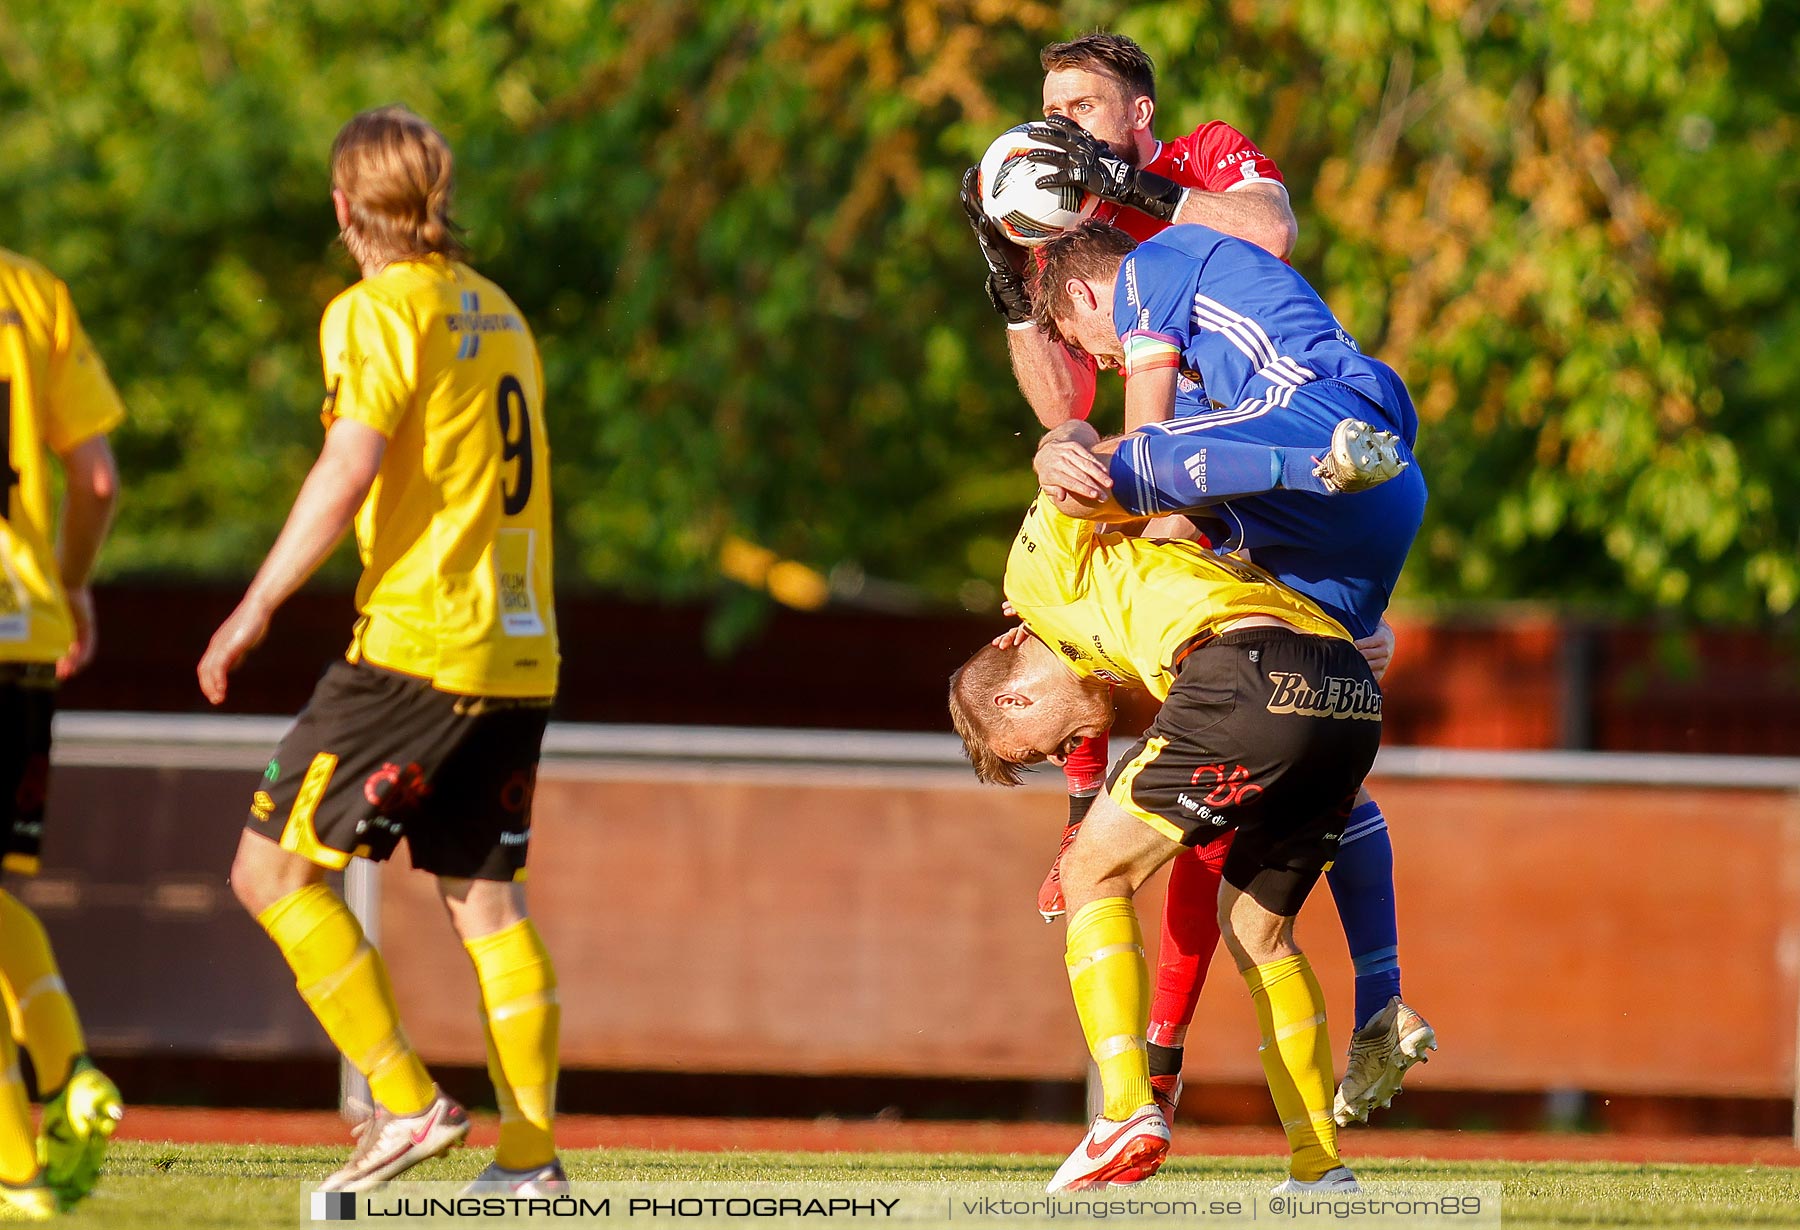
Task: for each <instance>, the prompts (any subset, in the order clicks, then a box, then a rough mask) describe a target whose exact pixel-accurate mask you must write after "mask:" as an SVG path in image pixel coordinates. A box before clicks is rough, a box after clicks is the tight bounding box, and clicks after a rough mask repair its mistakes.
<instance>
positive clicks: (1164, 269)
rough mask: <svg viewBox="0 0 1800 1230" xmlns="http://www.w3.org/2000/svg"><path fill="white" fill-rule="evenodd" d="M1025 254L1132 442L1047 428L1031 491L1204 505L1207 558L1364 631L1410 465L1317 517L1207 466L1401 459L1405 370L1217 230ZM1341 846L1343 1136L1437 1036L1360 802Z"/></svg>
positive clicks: (1376, 816) (1099, 229)
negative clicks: (1220, 556) (1292, 457)
mask: <svg viewBox="0 0 1800 1230" xmlns="http://www.w3.org/2000/svg"><path fill="white" fill-rule="evenodd" d="M1037 251H1038V254H1039V265H1038V269H1037V272H1036V274H1035V276H1034V279H1033V287H1032V289H1033V303H1034V309H1035V311H1036V314H1037V319H1038V322H1039V324H1040V325H1041V326H1042V327H1043V328H1044V329H1045V330H1046V331H1047V332H1049V333H1051V335H1052V336H1054V337H1058V338H1060V339H1061V340H1063V341H1064V342H1066V343H1067V344H1069V345H1071V346H1074V347H1077V348H1079V349H1081V350H1083V351H1085V352H1086V353H1088V354H1089V355H1092V356H1093V357H1094V359H1095V360H1096V361H1097V362H1098V363H1100V364H1101V365H1103V366H1109V367H1117V368H1121V369H1123V371H1124V373H1125V377H1126V384H1125V417H1126V424H1127V426H1128V427H1130V428H1136V429H1137V430H1135V431H1133V432H1132V434H1130V435H1128V436H1127V437H1126V438H1125V439H1124V440H1123V441H1122V442H1121V443H1120V445H1119V447H1118V448H1117V450H1116V451H1115V452H1114V453H1113V454H1112V457H1111V458H1110V460H1109V461H1103V460H1102V459H1100V458H1098V457H1096V456H1095V455H1094V454H1093V453H1092V451H1091V450H1090V448H1089V445H1090V444H1091V443H1092V441H1093V440H1094V439H1095V438H1096V437H1095V436H1094V434H1093V430H1092V428H1089V427H1087V425H1086V424H1070V425H1067V426H1065V427H1062V428H1058V429H1057V430H1056V431H1053V432H1052V433H1050V435H1049V436H1047V437H1046V438H1045V442H1044V444H1043V446H1042V447H1041V448H1040V450H1039V455H1038V460H1037V470H1038V475H1039V479H1040V482H1041V483H1042V484H1043V485H1044V486H1045V488H1046V489H1047V490H1050V491H1051V492H1052V494H1053V495H1054V494H1055V493H1056V492H1057V491H1058V490H1067V491H1069V492H1070V493H1071V494H1074V495H1076V496H1078V497H1081V498H1087V499H1104V498H1106V497H1107V496H1110V497H1111V498H1113V499H1114V500H1116V501H1117V502H1118V504H1119V505H1120V506H1121V507H1123V508H1125V509H1127V510H1128V511H1130V512H1132V513H1136V514H1139V515H1157V514H1161V513H1170V512H1177V511H1183V510H1186V509H1190V508H1193V509H1198V510H1199V511H1200V517H1199V524H1200V526H1201V529H1202V530H1203V531H1204V532H1205V534H1206V535H1207V537H1208V539H1209V540H1210V541H1211V542H1212V543H1213V545H1214V546H1215V547H1217V548H1218V549H1220V550H1224V551H1236V552H1245V553H1248V554H1249V556H1250V557H1251V558H1252V559H1254V560H1255V562H1256V563H1257V565H1258V566H1260V567H1261V568H1263V569H1264V570H1266V571H1267V572H1269V573H1271V574H1272V575H1274V576H1275V577H1276V578H1277V579H1279V580H1280V581H1282V582H1283V583H1284V584H1287V585H1289V586H1291V587H1293V588H1294V589H1297V590H1299V591H1300V592H1302V593H1304V594H1306V595H1307V596H1309V597H1311V598H1313V599H1314V600H1315V601H1317V602H1318V603H1319V604H1320V605H1321V606H1322V607H1324V608H1325V610H1326V611H1327V612H1328V613H1329V614H1331V615H1332V616H1333V617H1334V618H1335V619H1337V620H1338V621H1339V622H1341V623H1342V624H1343V625H1344V626H1345V627H1346V628H1347V629H1349V630H1350V632H1351V634H1352V635H1353V636H1356V637H1359V638H1360V637H1366V636H1369V635H1370V634H1371V633H1373V632H1374V631H1375V630H1376V628H1377V627H1378V626H1379V624H1380V619H1381V615H1382V613H1383V611H1385V609H1386V607H1387V604H1388V599H1389V597H1390V595H1391V594H1392V592H1393V587H1394V584H1395V582H1396V580H1397V579H1398V578H1399V575H1400V569H1401V566H1402V565H1403V564H1404V563H1405V560H1406V555H1407V551H1408V550H1409V549H1410V547H1411V545H1412V540H1413V538H1414V537H1415V536H1416V534H1417V532H1418V529H1419V525H1420V523H1421V521H1422V519H1423V516H1424V509H1425V497H1426V492H1425V482H1424V478H1423V476H1422V475H1421V473H1420V471H1419V467H1418V466H1417V465H1416V464H1408V465H1407V467H1406V468H1405V470H1404V471H1403V472H1402V473H1401V474H1400V476H1399V477H1397V478H1395V479H1394V480H1393V481H1391V482H1387V483H1384V484H1383V485H1382V486H1380V487H1379V488H1376V489H1375V490H1372V491H1368V492H1364V493H1361V494H1357V495H1354V496H1350V497H1345V498H1339V499H1334V500H1333V501H1332V502H1331V503H1330V504H1329V505H1327V504H1326V503H1325V498H1326V497H1323V496H1317V495H1312V494H1307V493H1304V492H1300V491H1286V492H1282V493H1281V494H1280V495H1279V497H1271V496H1269V495H1253V496H1249V497H1244V498H1233V499H1230V500H1227V501H1225V502H1218V500H1217V487H1218V478H1219V477H1220V474H1219V469H1218V464H1217V458H1216V455H1217V454H1218V451H1219V449H1220V448H1221V446H1226V447H1230V446H1242V445H1264V446H1277V447H1283V448H1287V449H1301V450H1306V449H1310V450H1313V451H1314V452H1315V453H1318V454H1322V453H1323V452H1324V451H1325V450H1327V449H1328V448H1329V447H1330V444H1331V438H1332V433H1333V431H1334V429H1335V428H1336V425H1337V424H1338V423H1339V422H1340V421H1342V420H1344V419H1347V418H1348V419H1366V420H1368V421H1369V422H1371V423H1373V424H1374V425H1376V426H1377V427H1380V428H1383V429H1385V430H1387V431H1390V432H1393V433H1394V434H1395V435H1396V436H1397V437H1398V439H1399V442H1400V449H1399V451H1400V457H1401V459H1402V460H1404V461H1407V462H1408V463H1410V462H1411V461H1412V456H1411V449H1412V444H1413V442H1414V440H1415V438H1416V436H1417V432H1418V415H1417V412H1416V411H1415V410H1414V408H1413V404H1412V399H1411V397H1410V396H1409V395H1408V393H1407V391H1406V386H1405V384H1404V382H1402V381H1401V379H1400V377H1399V375H1398V374H1397V373H1396V372H1395V371H1394V370H1393V369H1392V368H1390V367H1388V366H1387V365H1386V364H1385V363H1382V362H1381V361H1379V360H1377V359H1374V358H1371V357H1369V356H1368V355H1365V354H1363V353H1362V351H1361V350H1360V349H1359V348H1358V347H1357V345H1356V342H1355V339H1353V338H1352V337H1351V336H1350V334H1349V333H1348V332H1347V331H1346V330H1345V329H1344V328H1343V326H1342V325H1341V324H1339V323H1338V321H1337V319H1336V317H1334V316H1333V315H1332V313H1331V311H1330V309H1329V308H1328V307H1327V306H1326V305H1325V303H1324V301H1323V300H1322V299H1320V298H1319V296H1318V294H1317V292H1316V291H1314V290H1313V289H1312V287H1311V286H1310V285H1308V284H1307V282H1306V280H1305V279H1304V278H1303V277H1301V276H1300V275H1299V274H1298V273H1296V272H1295V271H1294V270H1293V269H1292V268H1291V267H1289V266H1288V265H1286V264H1284V263H1283V262H1281V261H1279V260H1276V259H1275V258H1273V257H1271V256H1270V255H1268V254H1267V253H1266V252H1264V251H1262V250H1261V249H1259V248H1256V247H1254V246H1253V245H1250V244H1247V243H1244V242H1243V241H1241V240H1238V239H1233V238H1232V237H1230V236H1228V235H1225V234H1222V233H1221V232H1218V231H1215V230H1212V229H1211V228H1208V227H1203V226H1176V227H1171V228H1169V229H1168V230H1165V231H1163V232H1162V233H1161V234H1159V235H1157V236H1156V237H1154V238H1152V239H1150V240H1148V241H1146V242H1145V243H1143V244H1141V245H1139V244H1138V243H1136V241H1134V240H1133V239H1132V238H1131V237H1130V236H1128V235H1125V234H1124V233H1123V232H1120V231H1118V230H1116V229H1114V228H1112V227H1108V226H1105V225H1103V224H1092V223H1090V224H1088V225H1086V226H1084V227H1082V228H1080V229H1079V230H1077V231H1074V232H1071V233H1070V234H1068V235H1064V236H1061V237H1058V238H1056V239H1053V240H1051V241H1050V242H1048V243H1046V244H1044V245H1042V246H1041V247H1040V248H1039V249H1038V250H1037ZM1225 477H1227V478H1229V477H1230V471H1229V469H1227V470H1226V471H1225ZM1343 846H1344V847H1347V848H1346V849H1345V850H1344V854H1343V857H1342V859H1341V860H1340V864H1339V866H1338V867H1336V868H1334V869H1333V875H1332V876H1331V881H1330V882H1331V885H1332V890H1333V895H1334V897H1336V898H1337V900H1338V904H1339V910H1340V914H1341V915H1342V916H1343V921H1344V925H1345V935H1346V938H1347V940H1348V941H1349V943H1350V950H1351V955H1352V959H1353V961H1354V962H1355V966H1356V974H1357V1004H1356V1024H1357V1029H1356V1032H1355V1034H1354V1035H1353V1036H1352V1040H1351V1046H1350V1057H1349V1064H1348V1067H1347V1070H1346V1073H1345V1077H1344V1083H1343V1085H1342V1087H1341V1088H1340V1090H1339V1093H1338V1098H1337V1103H1336V1106H1335V1108H1334V1109H1335V1112H1336V1116H1337V1118H1338V1120H1339V1122H1340V1123H1347V1122H1349V1121H1351V1120H1354V1119H1366V1118H1367V1116H1368V1113H1369V1111H1370V1109H1372V1108H1373V1107H1374V1106H1376V1105H1385V1104H1386V1103H1387V1101H1388V1100H1391V1098H1392V1097H1393V1094H1394V1093H1395V1092H1396V1091H1397V1090H1398V1089H1399V1086H1400V1080H1401V1078H1402V1076H1403V1075H1404V1073H1405V1071H1406V1069H1407V1068H1408V1067H1410V1066H1411V1065H1412V1064H1413V1063H1415V1062H1417V1061H1418V1060H1419V1059H1421V1058H1423V1056H1424V1054H1425V1052H1426V1051H1427V1050H1428V1049H1434V1048H1435V1045H1436V1040H1435V1034H1434V1032H1433V1031H1432V1029H1431V1027H1430V1026H1429V1025H1428V1024H1426V1022H1425V1021H1424V1019H1423V1018H1422V1017H1420V1016H1419V1015H1418V1013H1416V1012H1414V1011H1413V1010H1412V1009H1410V1008H1408V1007H1407V1006H1406V1005H1405V1004H1404V1003H1403V1002H1402V1001H1401V1000H1400V996H1399V992H1400V985H1399V984H1400V974H1399V962H1398V940H1397V935H1398V931H1397V927H1396V925H1395V919H1394V913H1393V894H1392V879H1393V855H1392V846H1391V843H1390V842H1389V840H1388V835H1387V826H1386V820H1385V818H1384V817H1383V816H1382V814H1381V810H1380V808H1379V806H1378V805H1377V804H1376V803H1375V802H1374V801H1373V800H1372V799H1370V798H1369V797H1368V795H1367V794H1366V793H1364V794H1363V795H1362V796H1360V797H1359V799H1358V801H1357V807H1356V810H1355V812H1354V813H1353V815H1352V817H1351V820H1350V823H1349V825H1348V826H1347V827H1346V829H1345V831H1344V840H1343ZM1352 853H1354V855H1355V857H1354V858H1352V857H1351V855H1352ZM1201 964H1202V966H1203V965H1204V959H1203V958H1202V962H1201ZM1154 1032H1155V1031H1154V1028H1153V1037H1152V1039H1151V1041H1152V1043H1155V1042H1156V1038H1155V1037H1154ZM1159 1050H1164V1048H1156V1047H1153V1053H1152V1058H1153V1059H1157V1058H1159V1055H1158V1053H1157V1052H1158V1051H1159ZM1170 1054H1171V1053H1170V1052H1167V1051H1166V1050H1165V1051H1164V1053H1163V1054H1162V1055H1161V1056H1160V1058H1161V1059H1162V1063H1161V1064H1160V1065H1159V1066H1162V1067H1164V1068H1165V1069H1166V1068H1167V1067H1169V1066H1170V1065H1171V1064H1173V1065H1175V1066H1177V1067H1178V1065H1179V1062H1180V1051H1179V1046H1178V1044H1177V1046H1176V1048H1175V1049H1174V1050H1173V1052H1172V1058H1171V1057H1170ZM1165 1084H1172V1082H1169V1081H1165ZM1176 1088H1178V1086H1176ZM1174 1092H1175V1088H1171V1089H1170V1094H1171V1100H1172V1096H1173V1094H1174Z"/></svg>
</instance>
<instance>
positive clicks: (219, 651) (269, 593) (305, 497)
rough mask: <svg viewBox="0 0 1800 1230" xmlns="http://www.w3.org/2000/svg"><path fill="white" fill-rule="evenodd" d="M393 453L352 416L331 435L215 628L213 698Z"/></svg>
mask: <svg viewBox="0 0 1800 1230" xmlns="http://www.w3.org/2000/svg"><path fill="white" fill-rule="evenodd" d="M386 451H387V437H386V436H384V435H382V434H381V433H380V432H378V431H376V430H375V429H374V428H372V427H366V426H364V425H363V424H361V423H358V422H355V421H353V420H351V419H338V420H336V421H335V422H333V423H332V425H331V429H330V430H329V431H327V432H326V433H325V447H324V449H323V450H322V451H321V452H320V453H319V459H318V460H317V461H316V462H314V463H313V468H312V471H311V472H310V473H309V474H307V476H306V482H305V483H304V484H303V485H302V486H301V488H300V494H299V495H298V496H297V497H295V499H294V507H293V509H292V510H291V511H290V512H289V513H288V519H287V524H285V525H283V526H282V527H281V534H280V535H279V536H278V537H277V538H276V539H275V545H274V546H273V547H271V548H269V555H268V558H266V559H265V560H263V563H262V567H261V568H259V569H257V571H256V577H255V579H253V580H252V581H251V582H250V588H249V589H248V590H246V591H245V593H244V598H243V601H241V602H239V603H238V605H237V609H236V610H234V611H233V612H232V613H231V615H230V617H229V618H227V619H226V620H225V622H224V623H222V624H220V625H219V629H218V631H217V632H214V633H213V636H212V641H211V642H210V643H209V644H208V645H207V647H206V654H205V656H203V657H202V658H201V659H200V666H199V669H198V674H199V677H200V690H201V691H202V692H204V693H205V694H206V699H207V700H209V701H211V702H212V703H213V704H215V705H217V704H222V703H223V702H224V700H225V689H226V677H227V676H228V675H229V674H230V673H231V672H232V671H233V670H235V669H236V668H237V666H238V664H239V663H240V662H242V661H243V660H244V657H245V655H247V654H248V653H249V652H250V651H251V650H252V649H254V648H256V646H257V643H258V642H259V641H261V640H262V638H263V636H264V634H265V633H267V632H268V630H269V620H270V618H271V617H273V615H274V614H275V612H276V610H277V609H279V608H280V606H281V604H282V603H283V602H286V601H287V600H288V598H289V597H290V596H292V594H293V592H294V591H295V590H297V589H299V588H300V586H302V585H303V584H305V583H306V579H307V578H308V577H310V576H312V574H313V573H314V572H315V571H317V569H318V567H319V565H320V564H322V563H324V562H325V559H326V557H327V556H329V555H330V554H331V552H332V549H333V548H335V547H336V546H337V544H338V543H339V541H341V540H342V539H343V537H344V534H345V533H346V532H347V531H348V530H349V529H350V524H351V522H352V521H353V520H355V518H356V510H357V509H359V508H361V507H362V503H363V501H364V500H365V499H367V498H368V495H369V489H370V488H371V487H373V486H374V485H375V476H376V475H377V474H378V473H379V472H380V470H381V459H382V457H383V456H384V455H385V454H386Z"/></svg>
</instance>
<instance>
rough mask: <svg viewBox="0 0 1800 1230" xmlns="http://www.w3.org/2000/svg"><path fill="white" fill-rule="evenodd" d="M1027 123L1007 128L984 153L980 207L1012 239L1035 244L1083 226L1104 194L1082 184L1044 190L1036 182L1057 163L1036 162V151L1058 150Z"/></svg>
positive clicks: (1028, 244)
mask: <svg viewBox="0 0 1800 1230" xmlns="http://www.w3.org/2000/svg"><path fill="white" fill-rule="evenodd" d="M1027 127H1028V125H1025V124H1020V125H1019V126H1018V127H1017V128H1009V129H1007V130H1006V131H1005V132H1003V133H1001V134H1000V135H999V137H997V138H996V139H995V140H994V143H993V144H992V145H990V146H988V148H987V153H985V154H983V155H982V156H981V174H980V178H979V181H978V184H979V187H980V189H981V208H982V209H983V210H984V211H985V212H986V213H987V216H988V217H989V218H991V219H992V220H993V222H994V225H995V226H998V227H999V228H1000V230H1001V231H1002V232H1003V233H1004V234H1005V235H1006V237H1007V238H1008V239H1010V240H1012V241H1013V242H1014V243H1021V244H1024V245H1025V246H1026V247H1034V246H1035V245H1037V244H1040V243H1043V242H1044V241H1045V240H1046V239H1053V238H1055V237H1056V236H1058V235H1060V234H1062V233H1063V232H1064V231H1067V230H1071V229H1073V228H1074V227H1077V226H1080V225H1081V224H1082V223H1083V222H1085V221H1086V220H1087V218H1088V215H1089V214H1092V213H1093V212H1094V207H1095V206H1097V205H1098V204H1100V198H1099V197H1097V196H1095V195H1094V194H1093V193H1091V192H1086V191H1083V190H1082V189H1080V188H1040V187H1038V186H1037V181H1038V180H1040V179H1042V178H1043V177H1044V176H1046V175H1049V174H1050V173H1051V172H1052V171H1054V170H1055V168H1054V167H1050V166H1046V165H1045V164H1043V163H1041V162H1033V161H1032V160H1031V159H1030V158H1029V157H1027V155H1028V154H1029V153H1030V152H1031V151H1032V150H1034V149H1046V150H1054V149H1055V148H1056V146H1054V145H1051V144H1049V143H1048V142H1044V141H1039V140H1038V139H1037V138H1035V137H1033V136H1031V135H1029V134H1028V133H1027V132H1026V128H1027Z"/></svg>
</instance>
